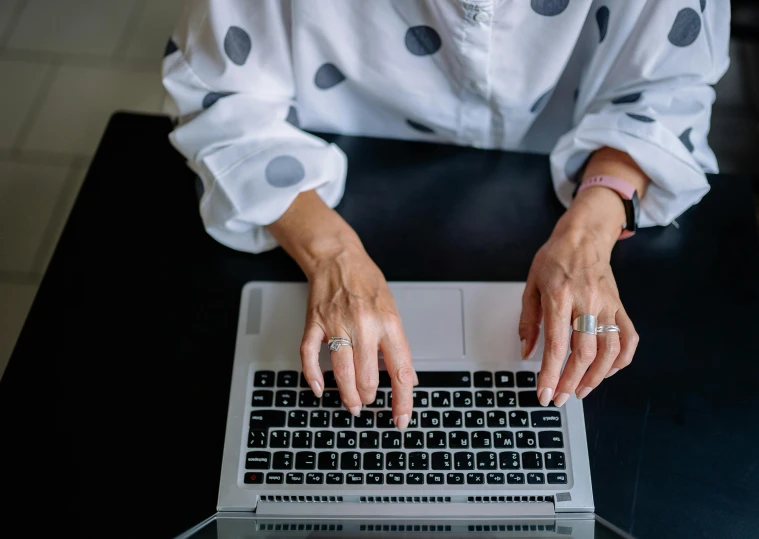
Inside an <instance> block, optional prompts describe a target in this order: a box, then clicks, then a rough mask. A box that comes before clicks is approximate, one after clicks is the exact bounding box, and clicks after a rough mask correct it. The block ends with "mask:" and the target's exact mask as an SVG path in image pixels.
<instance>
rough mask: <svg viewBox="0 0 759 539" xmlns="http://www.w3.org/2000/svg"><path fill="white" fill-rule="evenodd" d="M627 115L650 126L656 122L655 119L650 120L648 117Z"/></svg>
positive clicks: (628, 113)
mask: <svg viewBox="0 0 759 539" xmlns="http://www.w3.org/2000/svg"><path fill="white" fill-rule="evenodd" d="M625 114H627V115H628V116H629V117H630V118H632V119H633V120H638V121H639V122H645V123H647V124H650V123H651V122H653V121H654V119H653V118H649V117H648V116H643V115H642V114H632V113H630V112H626V113H625Z"/></svg>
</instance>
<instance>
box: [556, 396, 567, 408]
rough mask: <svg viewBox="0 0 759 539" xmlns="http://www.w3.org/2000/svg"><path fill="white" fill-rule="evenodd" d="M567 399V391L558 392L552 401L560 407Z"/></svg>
mask: <svg viewBox="0 0 759 539" xmlns="http://www.w3.org/2000/svg"><path fill="white" fill-rule="evenodd" d="M568 400H569V393H559V394H558V395H556V398H555V399H553V403H554V404H555V405H556V406H558V407H562V406H564V403H565V402H567V401H568Z"/></svg>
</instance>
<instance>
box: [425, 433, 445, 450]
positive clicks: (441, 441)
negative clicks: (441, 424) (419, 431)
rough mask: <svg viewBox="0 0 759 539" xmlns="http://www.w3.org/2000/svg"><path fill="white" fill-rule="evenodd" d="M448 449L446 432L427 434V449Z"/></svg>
mask: <svg viewBox="0 0 759 539" xmlns="http://www.w3.org/2000/svg"><path fill="white" fill-rule="evenodd" d="M446 447H448V445H447V444H446V436H445V432H443V431H440V430H431V431H428V432H427V448H428V449H445V448H446Z"/></svg>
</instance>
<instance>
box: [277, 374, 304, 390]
mask: <svg viewBox="0 0 759 539" xmlns="http://www.w3.org/2000/svg"><path fill="white" fill-rule="evenodd" d="M298 379H299V375H298V373H297V372H295V371H279V374H277V387H298Z"/></svg>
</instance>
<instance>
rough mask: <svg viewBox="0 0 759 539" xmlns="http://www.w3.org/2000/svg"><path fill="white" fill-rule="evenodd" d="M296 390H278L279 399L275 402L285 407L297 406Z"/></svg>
mask: <svg viewBox="0 0 759 539" xmlns="http://www.w3.org/2000/svg"><path fill="white" fill-rule="evenodd" d="M295 396H296V394H295V391H293V390H291V389H282V390H280V391H277V399H276V401H275V403H274V404H276V405H277V406H281V407H283V408H290V407H292V406H295Z"/></svg>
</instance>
